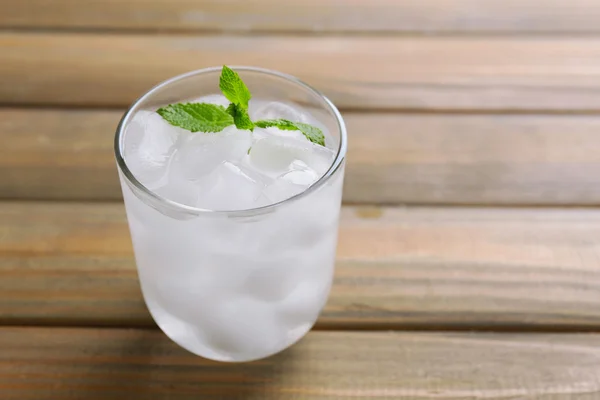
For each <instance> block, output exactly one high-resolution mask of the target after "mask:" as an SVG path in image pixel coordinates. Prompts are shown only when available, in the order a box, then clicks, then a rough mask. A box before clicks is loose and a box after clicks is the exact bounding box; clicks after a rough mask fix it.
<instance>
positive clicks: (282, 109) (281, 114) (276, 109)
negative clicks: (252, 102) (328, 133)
mask: <svg viewBox="0 0 600 400" xmlns="http://www.w3.org/2000/svg"><path fill="white" fill-rule="evenodd" d="M251 117H252V120H253V121H256V120H261V119H287V120H289V121H293V122H304V123H306V124H309V123H311V118H310V116H309V114H308V113H307V112H306V111H304V110H302V109H301V108H300V107H292V106H290V105H288V104H285V103H280V102H278V101H273V102H269V103H264V104H261V105H258V106H257V107H256V111H253V112H251Z"/></svg>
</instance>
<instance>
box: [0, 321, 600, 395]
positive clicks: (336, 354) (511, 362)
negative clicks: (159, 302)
mask: <svg viewBox="0 0 600 400" xmlns="http://www.w3.org/2000/svg"><path fill="white" fill-rule="evenodd" d="M599 346H600V336H599V335H542V334H538V335H526V334H525V335H524V334H520V335H516V334H515V335H513V334H510V335H508V334H481V333H480V334H424V333H365V332H313V333H309V334H308V336H307V337H306V338H305V339H304V340H302V341H301V342H300V343H298V344H297V345H296V346H294V347H292V348H290V349H288V350H286V351H284V352H283V353H280V354H278V355H276V356H274V357H271V358H268V359H266V360H262V361H259V362H254V363H245V364H223V363H215V362H211V361H207V360H203V359H201V358H200V357H197V356H194V355H192V354H191V353H187V352H186V351H184V350H183V349H181V348H179V347H177V346H176V345H175V344H174V343H172V342H171V341H169V340H168V339H167V338H166V337H165V336H164V335H163V334H162V333H160V332H156V331H147V330H111V329H44V328H1V329H0V392H2V394H3V399H8V400H13V399H19V400H25V399H35V400H38V399H41V398H43V399H48V400H51V399H60V400H64V399H83V398H85V399H106V398H128V399H142V398H153V399H198V398H202V399H215V400H216V399H228V400H236V399H240V400H241V399H243V400H258V399H260V400H274V399H310V400H325V399H410V400H419V399H456V400H471V399H490V400H501V399H508V398H511V399H512V398H515V399H517V398H519V399H521V398H522V399H525V398H528V399H529V398H531V399H536V400H569V399H577V400H593V399H597V398H598V396H599V395H600V382H599V381H598V376H599V375H600V351H599V350H598V348H599ZM449 360H451V362H448V361H449ZM50 388H51V390H50Z"/></svg>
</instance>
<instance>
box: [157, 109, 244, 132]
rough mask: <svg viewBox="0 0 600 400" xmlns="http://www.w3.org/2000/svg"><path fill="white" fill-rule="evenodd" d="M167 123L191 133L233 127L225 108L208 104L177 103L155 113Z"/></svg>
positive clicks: (217, 130)
mask: <svg viewBox="0 0 600 400" xmlns="http://www.w3.org/2000/svg"><path fill="white" fill-rule="evenodd" d="M156 112H157V113H158V114H159V115H160V116H161V117H163V118H164V119H165V120H166V121H167V122H168V123H170V124H171V125H174V126H178V127H180V128H183V129H187V130H188V131H191V132H220V131H222V130H223V129H224V128H226V127H228V126H229V125H233V121H234V119H233V117H232V116H231V115H229V113H227V111H226V110H225V107H223V106H219V105H216V104H208V103H177V104H169V105H168V106H166V107H161V108H159V109H158V110H157V111H156Z"/></svg>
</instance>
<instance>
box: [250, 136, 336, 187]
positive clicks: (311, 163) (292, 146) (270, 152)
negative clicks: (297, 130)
mask: <svg viewBox="0 0 600 400" xmlns="http://www.w3.org/2000/svg"><path fill="white" fill-rule="evenodd" d="M333 158H334V153H333V151H331V150H330V149H328V148H326V147H323V146H320V145H317V144H314V143H311V142H309V141H308V140H304V141H301V140H296V139H293V138H288V137H277V136H267V137H264V138H262V139H260V140H258V141H257V142H256V143H254V144H253V145H252V149H251V150H250V157H249V161H250V164H251V165H252V166H253V167H255V168H257V169H258V170H260V171H261V172H263V173H265V174H267V175H269V176H272V177H273V178H275V177H277V176H279V175H281V174H283V173H286V172H288V171H290V170H291V169H292V168H291V165H292V163H293V162H295V161H298V160H300V161H302V162H304V163H305V164H306V165H307V166H308V167H310V168H311V169H312V170H314V171H315V172H316V173H317V175H318V176H321V175H323V174H324V173H325V171H327V169H329V167H330V166H331V163H332V162H333Z"/></svg>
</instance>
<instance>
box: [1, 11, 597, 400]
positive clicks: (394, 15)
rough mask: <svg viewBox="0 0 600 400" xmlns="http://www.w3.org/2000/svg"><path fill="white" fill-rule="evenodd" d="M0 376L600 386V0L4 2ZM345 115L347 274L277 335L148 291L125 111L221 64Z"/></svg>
mask: <svg viewBox="0 0 600 400" xmlns="http://www.w3.org/2000/svg"><path fill="white" fill-rule="evenodd" d="M0 6H1V7H0V9H1V11H0V27H1V28H2V30H1V31H0V105H1V108H0V197H1V198H2V201H1V202H0V325H1V326H0V398H1V399H36V400H37V399H60V400H63V399H109V398H110V399H112V398H127V399H138V398H144V399H267V400H269V399H339V398H353V399H372V398H377V399H459V400H466V399H511V400H512V399H540V400H566V399H582V400H597V399H600V210H599V209H598V208H597V207H598V205H600V117H599V115H598V110H599V109H600V36H599V34H600V1H597V0H486V1H481V0H370V1H360V0H355V1H350V0H348V1H341V0H303V1H300V0H290V1H287V2H284V1H283V0H231V1H218V0H171V1H167V0H106V1H100V0H87V1H83V0H54V1H51V2H50V1H45V0H19V1H17V0H13V1H10V0H5V1H0ZM221 64H229V65H240V64H249V65H260V66H263V67H267V68H272V69H277V70H281V71H285V72H288V73H291V74H294V75H297V76H299V77H301V78H302V79H304V80H306V81H308V82H310V83H311V84H313V85H315V86H316V87H319V88H321V89H322V90H323V91H324V92H325V93H326V94H327V95H328V96H330V97H331V99H332V100H333V101H334V102H335V103H336V104H338V105H339V106H340V107H341V108H342V111H343V112H344V116H345V118H346V120H347V124H348V130H349V135H350V138H349V141H350V149H349V154H348V167H347V179H346V186H345V193H344V199H345V203H346V205H345V207H344V208H343V212H342V218H341V226H340V243H339V251H338V261H337V270H336V276H335V282H334V287H333V290H332V293H331V297H330V299H329V303H328V304H327V306H326V308H325V310H324V312H323V314H322V316H321V318H320V319H319V322H318V324H317V326H316V328H315V330H314V331H313V332H311V333H309V334H308V336H307V337H306V338H305V339H304V340H302V341H301V342H300V343H299V344H298V345H296V346H294V347H293V348H291V349H290V350H288V351H285V352H283V353H281V354H279V355H277V356H275V357H272V358H269V359H266V360H263V361H259V362H255V363H249V364H235V365H230V364H219V363H214V362H210V361H206V360H203V359H201V358H199V357H196V356H193V355H191V354H189V353H187V352H186V351H184V350H182V349H180V348H178V347H177V346H176V345H174V344H173V343H172V342H170V341H169V340H168V339H167V338H166V337H165V336H164V335H163V334H162V333H161V332H160V331H159V330H158V329H157V328H156V326H155V325H154V323H153V322H152V320H151V318H150V317H149V315H148V312H147V310H146V308H145V306H144V303H143V301H142V298H141V295H140V290H139V286H138V280H137V274H136V270H135V265H134V262H133V259H132V250H131V245H130V240H129V233H128V230H127V226H126V221H125V215H124V210H123V205H122V203H121V195H120V190H119V185H118V181H117V176H116V168H115V165H114V161H113V156H112V137H113V133H114V130H115V126H116V124H117V121H118V119H119V117H120V115H121V114H122V112H123V109H124V108H125V107H126V106H127V104H129V103H130V102H131V101H132V100H133V99H134V98H135V97H136V96H138V95H140V94H141V93H142V92H144V91H145V90H146V89H148V88H149V87H150V86H152V85H153V84H155V83H157V82H159V81H161V80H163V79H165V78H167V77H170V76H172V75H175V74H178V73H181V72H184V71H188V70H192V69H197V68H203V67H207V66H212V65H221Z"/></svg>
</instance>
